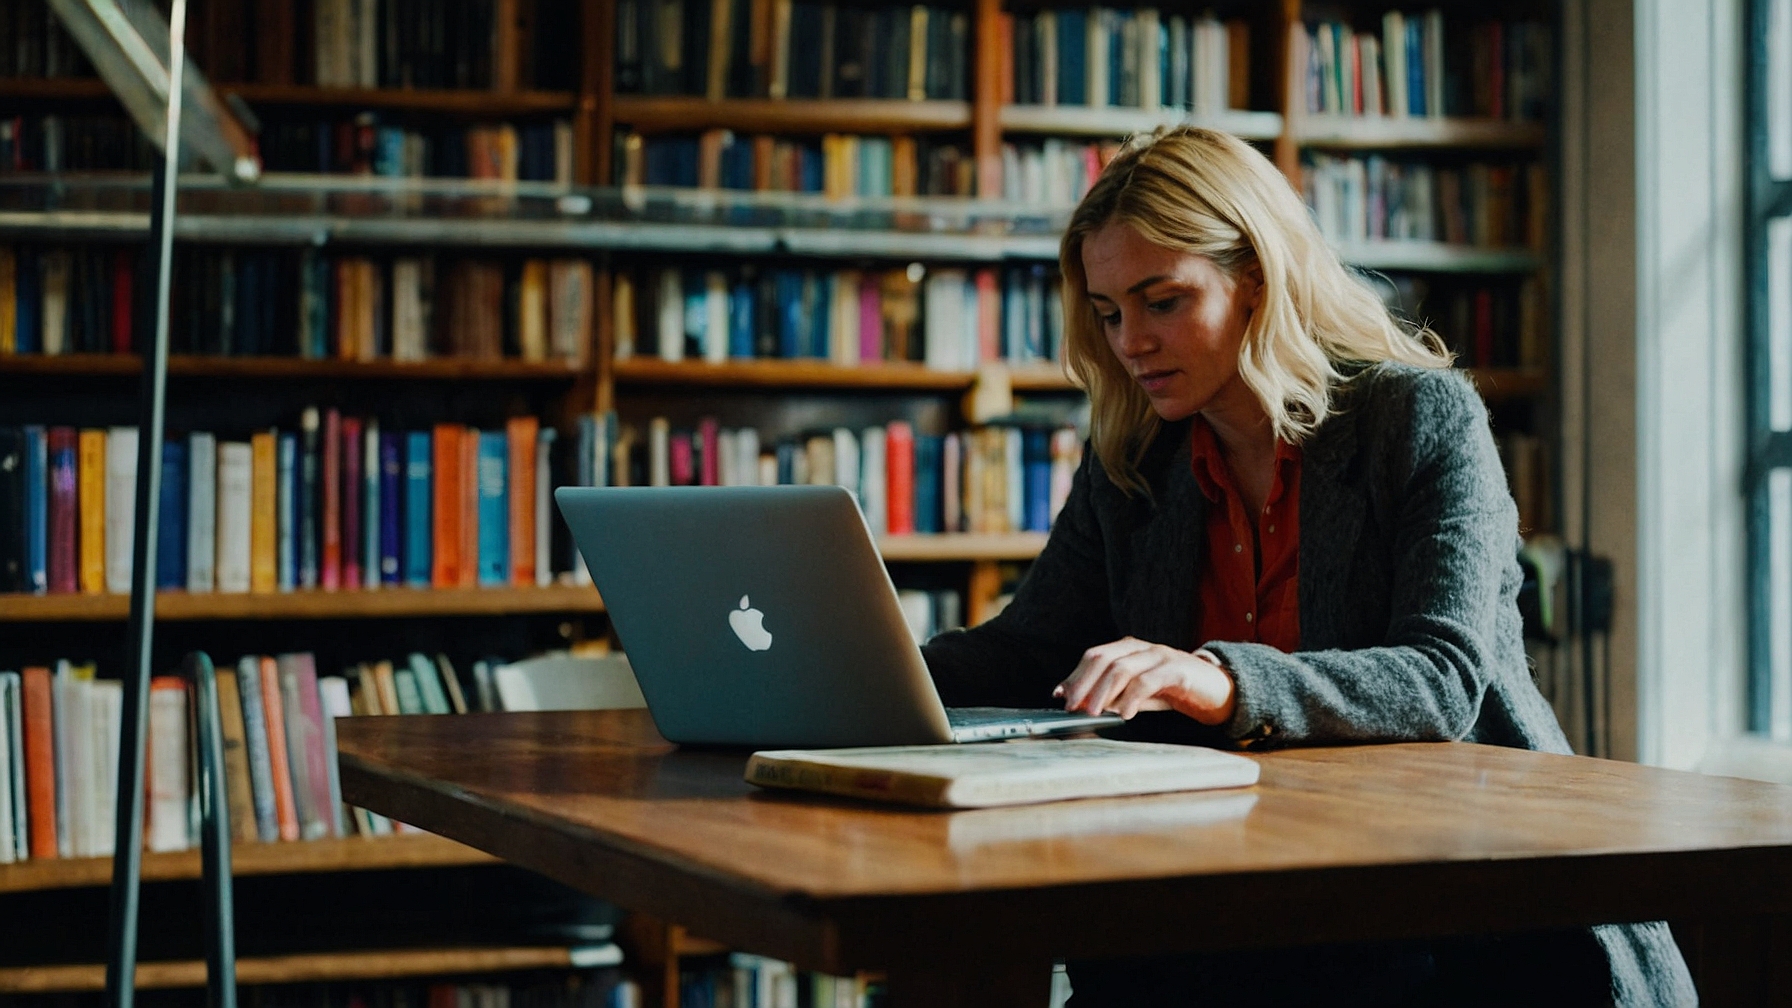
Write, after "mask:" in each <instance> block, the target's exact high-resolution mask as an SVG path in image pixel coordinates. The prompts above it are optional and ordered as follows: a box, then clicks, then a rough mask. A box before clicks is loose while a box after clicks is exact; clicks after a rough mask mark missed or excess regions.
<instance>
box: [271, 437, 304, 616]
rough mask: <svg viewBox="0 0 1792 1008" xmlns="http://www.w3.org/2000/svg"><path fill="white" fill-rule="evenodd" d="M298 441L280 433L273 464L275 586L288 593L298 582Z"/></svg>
mask: <svg viewBox="0 0 1792 1008" xmlns="http://www.w3.org/2000/svg"><path fill="white" fill-rule="evenodd" d="M298 467H299V439H298V438H297V437H296V436H294V435H292V434H281V435H280V439H279V449H278V458H277V459H276V462H275V469H276V479H277V480H278V494H279V498H278V500H277V501H276V503H275V508H276V511H277V513H276V515H275V521H276V525H277V527H276V528H275V532H274V534H275V538H276V545H277V548H278V558H277V566H276V570H275V587H276V588H278V589H279V590H280V591H283V592H287V591H292V590H293V589H294V588H296V587H297V586H298V583H299V525H298V508H299V485H298V477H299V468H298Z"/></svg>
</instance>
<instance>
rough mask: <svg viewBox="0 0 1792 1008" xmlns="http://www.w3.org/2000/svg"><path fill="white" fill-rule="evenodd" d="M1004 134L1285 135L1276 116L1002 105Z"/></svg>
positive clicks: (1255, 137) (1245, 112)
mask: <svg viewBox="0 0 1792 1008" xmlns="http://www.w3.org/2000/svg"><path fill="white" fill-rule="evenodd" d="M1001 124H1002V129H1003V130H1005V131H1007V132H1010V133H1055V134H1063V135H1071V136H1086V137H1123V136H1127V135H1129V134H1132V133H1149V132H1151V131H1152V130H1154V129H1156V128H1158V127H1159V126H1184V125H1186V126H1204V127H1206V128H1208V129H1216V130H1223V131H1225V132H1227V133H1231V134H1232V135H1234V136H1237V137H1242V138H1243V139H1246V140H1274V139H1276V138H1277V137H1279V136H1281V135H1282V117H1281V115H1280V114H1279V113H1276V112H1252V111H1248V110H1244V109H1227V110H1225V111H1223V112H1215V113H1193V112H1189V111H1186V110H1184V109H1174V108H1161V109H1142V108H1120V107H1117V106H1087V105H1004V106H1003V107H1002V111H1001Z"/></svg>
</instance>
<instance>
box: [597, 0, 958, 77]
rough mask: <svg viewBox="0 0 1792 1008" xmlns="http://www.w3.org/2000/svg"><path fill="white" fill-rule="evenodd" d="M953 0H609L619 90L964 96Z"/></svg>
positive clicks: (956, 14) (956, 16) (956, 18)
mask: <svg viewBox="0 0 1792 1008" xmlns="http://www.w3.org/2000/svg"><path fill="white" fill-rule="evenodd" d="M970 30H971V25H970V15H969V13H968V12H967V11H965V10H964V9H962V8H951V7H924V6H921V5H919V4H917V5H914V6H906V5H904V6H873V7H865V6H858V5H835V4H831V3H826V4H824V3H814V2H808V0H725V2H717V0H617V3H616V91H617V93H619V94H647V95H697V96H703V97H708V98H709V99H710V100H712V101H720V100H721V99H724V98H889V99H907V100H911V101H921V100H925V99H956V100H960V101H962V100H965V99H966V98H967V97H968V96H969V80H968V77H969V74H968V66H969V49H970Z"/></svg>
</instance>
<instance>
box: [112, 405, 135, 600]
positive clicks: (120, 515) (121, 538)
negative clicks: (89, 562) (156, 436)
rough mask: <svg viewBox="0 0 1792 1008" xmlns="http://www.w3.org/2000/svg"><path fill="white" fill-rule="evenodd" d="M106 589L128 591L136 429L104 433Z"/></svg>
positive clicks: (129, 586) (133, 515)
mask: <svg viewBox="0 0 1792 1008" xmlns="http://www.w3.org/2000/svg"><path fill="white" fill-rule="evenodd" d="M105 495H106V502H105V515H106V518H105V521H106V553H105V556H106V560H105V563H106V590H107V591H109V592H112V593H113V594H115V595H126V594H129V593H130V590H131V543H132V540H133V539H134V532H135V530H136V527H137V523H136V521H135V511H136V506H137V428H135V427H113V428H111V429H110V430H108V431H106V489H105Z"/></svg>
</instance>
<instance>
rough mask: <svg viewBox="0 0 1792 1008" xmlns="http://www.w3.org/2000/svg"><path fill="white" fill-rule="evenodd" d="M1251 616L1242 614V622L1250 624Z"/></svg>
mask: <svg viewBox="0 0 1792 1008" xmlns="http://www.w3.org/2000/svg"><path fill="white" fill-rule="evenodd" d="M1251 615H1252V614H1251V613H1245V614H1244V621H1245V622H1246V623H1249V622H1251Z"/></svg>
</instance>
